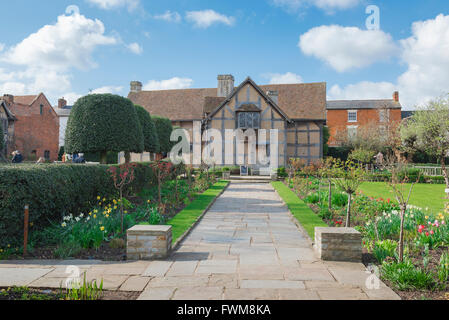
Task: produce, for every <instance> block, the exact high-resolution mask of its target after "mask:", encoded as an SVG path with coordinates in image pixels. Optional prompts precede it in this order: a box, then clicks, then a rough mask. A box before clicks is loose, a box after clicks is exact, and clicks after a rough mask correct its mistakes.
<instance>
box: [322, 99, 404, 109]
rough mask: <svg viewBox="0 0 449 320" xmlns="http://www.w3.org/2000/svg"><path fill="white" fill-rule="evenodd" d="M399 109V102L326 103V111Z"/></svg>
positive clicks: (337, 101) (349, 101) (350, 101)
mask: <svg viewBox="0 0 449 320" xmlns="http://www.w3.org/2000/svg"><path fill="white" fill-rule="evenodd" d="M385 108H387V109H401V108H402V106H401V104H400V103H399V102H396V101H394V100H393V99H389V100H334V101H328V102H327V110H351V109H385Z"/></svg>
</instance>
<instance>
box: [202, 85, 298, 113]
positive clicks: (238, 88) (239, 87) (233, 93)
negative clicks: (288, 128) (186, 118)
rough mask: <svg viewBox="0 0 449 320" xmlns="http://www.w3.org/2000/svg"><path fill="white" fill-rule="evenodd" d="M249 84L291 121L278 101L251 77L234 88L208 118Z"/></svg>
mask: <svg viewBox="0 0 449 320" xmlns="http://www.w3.org/2000/svg"><path fill="white" fill-rule="evenodd" d="M247 84H250V85H251V86H252V87H253V88H254V89H256V91H258V92H259V94H260V95H261V96H262V97H263V98H264V99H265V101H266V102H267V103H268V104H269V105H271V107H272V108H274V109H275V110H276V111H277V112H278V113H279V114H280V115H281V116H283V117H284V119H286V120H287V121H290V119H289V118H288V116H287V115H286V114H285V113H284V112H283V111H282V110H281V109H280V108H279V107H278V105H277V104H276V102H274V101H273V100H272V99H271V98H270V97H269V96H267V95H266V94H265V92H263V91H262V89H261V88H260V87H259V86H258V85H257V84H256V83H255V82H254V81H253V80H252V79H251V78H250V77H248V78H246V79H245V81H243V82H242V83H241V84H240V85H239V86H238V87H237V88H236V89H234V91H233V92H232V93H231V94H230V95H229V96H228V97H227V98H226V100H224V101H223V102H222V103H221V104H220V105H219V106H218V107H217V108H216V109H215V110H214V111H212V112H211V113H210V114H209V116H208V118H209V119H211V118H212V117H213V116H214V115H215V114H216V113H217V112H218V111H219V110H220V109H221V108H223V107H224V106H225V105H226V104H227V103H229V101H231V100H232V98H234V96H235V95H236V94H237V93H239V91H240V90H242V89H243V87H244V86H246V85H247Z"/></svg>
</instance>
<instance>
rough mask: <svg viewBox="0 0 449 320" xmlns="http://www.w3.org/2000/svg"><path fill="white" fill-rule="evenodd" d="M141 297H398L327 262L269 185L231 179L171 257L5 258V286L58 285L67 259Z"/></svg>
mask: <svg viewBox="0 0 449 320" xmlns="http://www.w3.org/2000/svg"><path fill="white" fill-rule="evenodd" d="M71 264H73V265H77V266H79V267H80V268H81V270H82V271H87V278H88V279H89V280H90V279H99V278H103V279H104V284H105V288H106V289H110V290H123V291H139V292H142V294H141V295H140V298H139V299H142V300H151V299H182V300H206V299H212V300H220V299H227V300H232V299H242V300H255V299H268V300H273V299H282V300H287V299H293V300H304V299H314V300H315V299H326V300H329V299H399V297H398V296H397V295H396V294H395V293H394V292H393V291H392V290H391V289H390V288H388V287H387V286H385V285H384V284H383V283H382V282H380V287H379V288H378V289H368V288H367V287H366V285H365V283H366V280H367V278H368V277H369V276H371V274H370V273H369V272H367V271H366V269H365V267H364V266H363V265H362V264H361V263H342V262H323V261H320V260H319V259H317V258H316V256H315V253H314V251H313V249H312V245H311V242H310V240H308V239H307V238H306V237H305V236H304V234H303V233H302V232H301V231H300V230H299V229H298V228H297V226H296V225H295V223H294V222H293V218H292V217H291V215H290V214H289V212H288V209H287V207H286V206H285V205H284V204H283V203H282V201H281V199H280V198H279V196H278V195H277V194H276V192H275V191H274V189H273V188H272V186H271V185H270V184H260V183H232V184H231V185H230V186H229V187H228V189H227V190H226V191H225V192H224V193H223V195H222V196H221V197H220V198H219V199H217V201H216V202H215V204H214V205H213V206H212V207H211V209H210V211H209V212H208V213H207V214H206V215H205V216H204V218H203V219H202V220H201V222H200V223H199V224H198V225H197V226H196V227H195V229H194V230H193V231H192V232H191V233H190V235H189V236H188V237H187V238H186V239H185V240H184V241H183V243H182V244H181V246H180V247H179V249H178V250H177V251H176V252H174V253H173V254H172V256H171V257H170V259H168V260H166V261H152V262H144V261H137V262H124V263H107V262H101V261H64V262H61V261H59V262H58V261H50V262H43V261H35V262H33V261H31V262H30V261H28V262H22V263H21V264H20V265H17V264H15V263H14V262H6V263H0V287H2V286H8V285H13V284H16V283H20V285H28V286H30V287H49V288H52V287H59V286H60V283H61V282H62V281H65V278H66V277H67V274H65V270H66V266H67V265H71Z"/></svg>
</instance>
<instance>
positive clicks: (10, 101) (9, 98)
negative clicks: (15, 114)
mask: <svg viewBox="0 0 449 320" xmlns="http://www.w3.org/2000/svg"><path fill="white" fill-rule="evenodd" d="M3 100H4V101H5V102H6V103H7V104H13V103H14V96H13V95H12V94H4V95H3Z"/></svg>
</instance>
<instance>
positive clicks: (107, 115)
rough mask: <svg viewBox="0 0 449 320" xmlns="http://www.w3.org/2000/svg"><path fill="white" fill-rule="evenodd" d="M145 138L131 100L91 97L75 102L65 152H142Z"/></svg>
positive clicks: (103, 160)
mask: <svg viewBox="0 0 449 320" xmlns="http://www.w3.org/2000/svg"><path fill="white" fill-rule="evenodd" d="M143 148H144V139H143V134H142V128H141V127H140V123H139V119H138V118H137V112H136V108H135V107H134V104H133V103H132V102H131V100H129V99H127V98H124V97H121V96H118V95H112V94H91V95H87V96H85V97H82V98H80V99H78V101H77V102H76V103H75V105H74V106H73V108H72V112H71V113H70V117H69V120H68V123H67V129H66V136H65V150H66V152H67V153H71V154H73V153H81V152H82V153H87V152H100V154H101V157H100V162H101V163H103V164H104V163H106V162H107V152H108V151H114V152H120V151H125V152H136V153H141V152H143Z"/></svg>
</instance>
